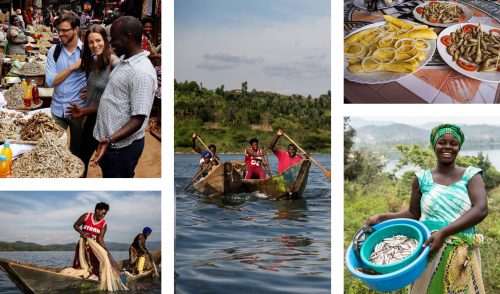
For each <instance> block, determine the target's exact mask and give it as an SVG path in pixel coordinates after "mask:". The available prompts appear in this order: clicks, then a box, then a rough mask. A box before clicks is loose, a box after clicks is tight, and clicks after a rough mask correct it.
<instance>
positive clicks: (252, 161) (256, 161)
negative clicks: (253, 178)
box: [245, 149, 262, 168]
mask: <svg viewBox="0 0 500 294" xmlns="http://www.w3.org/2000/svg"><path fill="white" fill-rule="evenodd" d="M251 151H252V152H254V151H253V149H252V150H251ZM254 153H257V154H262V151H261V150H260V149H257V152H254ZM245 162H246V164H247V166H248V167H254V168H255V167H260V165H261V163H262V157H253V156H250V155H248V154H247V153H246V151H245Z"/></svg>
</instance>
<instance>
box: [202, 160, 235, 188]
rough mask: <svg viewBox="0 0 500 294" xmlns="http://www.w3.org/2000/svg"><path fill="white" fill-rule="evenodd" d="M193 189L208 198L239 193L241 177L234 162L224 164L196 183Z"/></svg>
mask: <svg viewBox="0 0 500 294" xmlns="http://www.w3.org/2000/svg"><path fill="white" fill-rule="evenodd" d="M193 187H194V189H195V190H196V191H198V193H201V194H203V195H208V196H220V195H225V194H233V193H239V191H240V187H241V175H240V173H239V172H238V171H237V170H236V168H235V166H233V163H232V162H224V163H221V164H219V165H218V166H217V167H215V169H213V170H212V171H210V172H209V173H208V175H207V176H206V177H204V178H202V179H200V180H198V181H197V182H196V183H194V184H193Z"/></svg>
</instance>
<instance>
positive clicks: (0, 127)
mask: <svg viewBox="0 0 500 294" xmlns="http://www.w3.org/2000/svg"><path fill="white" fill-rule="evenodd" d="M15 136H16V126H15V125H14V124H13V123H8V122H4V121H2V122H1V123H0V139H1V140H12V139H14V138H15Z"/></svg>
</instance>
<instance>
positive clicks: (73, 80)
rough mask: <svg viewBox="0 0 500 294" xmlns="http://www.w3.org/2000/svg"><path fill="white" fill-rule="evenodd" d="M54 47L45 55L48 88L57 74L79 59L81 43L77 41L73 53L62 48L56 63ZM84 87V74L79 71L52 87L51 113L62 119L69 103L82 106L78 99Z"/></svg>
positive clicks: (80, 100) (81, 101)
mask: <svg viewBox="0 0 500 294" xmlns="http://www.w3.org/2000/svg"><path fill="white" fill-rule="evenodd" d="M56 46H57V45H54V46H52V47H51V48H50V50H49V52H48V53H47V64H46V65H45V72H46V74H45V78H46V81H47V86H49V87H52V84H53V83H54V80H55V78H56V75H57V74H58V73H60V72H62V71H63V70H65V69H66V68H68V67H70V66H71V65H72V64H73V63H75V62H77V61H78V59H80V54H81V52H82V47H83V43H82V41H80V40H78V45H77V46H76V49H75V51H73V53H70V52H69V51H68V49H66V47H65V46H63V47H62V50H61V54H60V55H59V58H58V59H57V63H56V62H55V60H54V50H55V48H56ZM86 86H87V83H86V81H85V73H84V72H83V71H81V70H76V71H73V72H72V73H71V74H70V75H69V76H68V77H67V78H66V79H65V80H64V81H62V83H60V84H59V85H57V86H55V87H54V95H52V103H51V104H50V110H51V111H52V113H53V114H54V115H56V116H58V117H64V110H65V109H66V108H67V107H68V106H69V103H70V102H71V103H72V104H78V105H80V106H83V105H84V104H85V101H84V100H82V99H80V92H81V91H82V89H83V88H85V87H86Z"/></svg>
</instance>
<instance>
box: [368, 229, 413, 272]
mask: <svg viewBox="0 0 500 294" xmlns="http://www.w3.org/2000/svg"><path fill="white" fill-rule="evenodd" d="M417 246H418V242H417V240H415V239H413V238H409V237H406V236H403V235H396V236H393V237H391V238H385V239H384V240H383V241H382V242H379V243H378V244H377V245H375V248H374V249H373V252H372V253H371V255H370V262H372V263H374V264H378V265H384V264H391V263H394V262H397V261H400V260H403V259H405V258H407V257H408V256H410V255H411V254H412V253H413V252H414V251H415V250H416V249H417Z"/></svg>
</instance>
